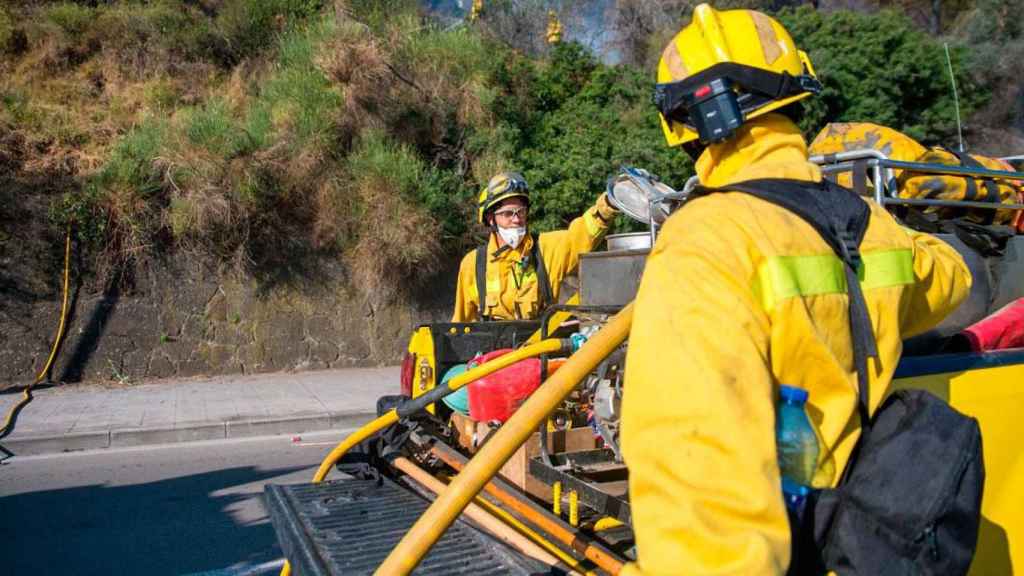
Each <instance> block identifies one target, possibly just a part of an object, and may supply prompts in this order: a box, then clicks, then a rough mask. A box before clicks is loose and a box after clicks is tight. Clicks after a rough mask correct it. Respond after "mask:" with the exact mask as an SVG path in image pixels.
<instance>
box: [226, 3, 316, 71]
mask: <svg viewBox="0 0 1024 576" xmlns="http://www.w3.org/2000/svg"><path fill="white" fill-rule="evenodd" d="M321 5H322V3H321V2H320V1H319V0H226V2H224V4H223V5H222V6H221V9H220V12H219V13H218V14H217V17H216V20H215V22H214V30H215V34H216V38H217V41H216V42H217V45H216V46H215V48H214V51H215V52H217V53H218V55H219V56H220V58H221V59H222V61H223V63H225V64H228V65H233V64H235V63H237V62H239V61H241V60H242V59H243V58H246V57H248V56H250V55H252V54H255V53H257V52H259V51H262V50H263V49H265V48H267V47H268V46H270V45H272V44H273V40H274V38H275V37H276V36H277V35H279V34H280V33H281V32H283V31H284V30H285V29H286V28H287V27H289V26H290V25H291V24H292V23H293V22H295V21H298V20H301V19H304V18H308V17H310V16H312V15H314V14H315V13H317V12H318V11H319V10H320V8H321Z"/></svg>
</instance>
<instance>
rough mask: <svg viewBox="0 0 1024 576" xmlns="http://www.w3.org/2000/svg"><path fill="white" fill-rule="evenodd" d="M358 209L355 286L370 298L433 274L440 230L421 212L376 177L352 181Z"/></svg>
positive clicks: (387, 294) (379, 298) (438, 255)
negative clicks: (358, 204)
mask: <svg viewBox="0 0 1024 576" xmlns="http://www.w3.org/2000/svg"><path fill="white" fill-rule="evenodd" d="M353 188H355V190H353V192H354V193H356V194H358V196H359V201H360V204H361V210H360V213H359V216H358V220H359V225H358V228H359V231H360V234H359V241H358V242H357V243H356V245H355V247H354V248H353V249H352V251H351V262H352V267H353V270H354V276H355V279H356V281H357V284H358V285H359V287H360V288H361V289H362V290H363V292H364V293H365V294H367V295H371V296H372V297H374V299H375V300H376V301H382V300H387V299H388V298H390V297H392V296H393V295H394V294H395V293H396V292H398V291H400V290H402V288H408V287H411V286H412V285H416V284H419V283H421V282H423V281H424V280H427V279H429V278H430V277H431V276H433V275H434V274H435V273H436V271H437V268H438V266H439V264H440V260H441V254H442V246H441V243H440V240H439V239H440V229H439V226H438V223H437V221H436V220H434V219H433V218H432V217H431V216H430V215H429V214H427V213H426V211H425V210H424V209H423V208H422V207H420V206H416V205H414V204H412V203H411V202H409V201H408V200H406V199H404V198H402V197H401V196H400V195H399V194H396V193H395V191H394V182H393V181H391V180H390V179H389V178H387V177H385V176H382V175H375V176H370V177H365V178H361V179H359V180H358V181H357V182H355V183H354V184H353Z"/></svg>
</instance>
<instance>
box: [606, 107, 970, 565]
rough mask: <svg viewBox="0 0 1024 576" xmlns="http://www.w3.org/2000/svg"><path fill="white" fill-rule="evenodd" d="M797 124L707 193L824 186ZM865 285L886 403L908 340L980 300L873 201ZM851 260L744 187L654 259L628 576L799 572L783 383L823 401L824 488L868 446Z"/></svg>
mask: <svg viewBox="0 0 1024 576" xmlns="http://www.w3.org/2000/svg"><path fill="white" fill-rule="evenodd" d="M806 159H807V147H806V143H805V142H804V140H803V138H802V137H801V135H800V133H799V131H798V130H797V128H796V126H795V125H793V123H792V122H790V121H789V120H788V119H786V118H784V117H783V116H779V115H775V114H768V115H765V116H763V117H761V118H757V119H755V120H753V121H752V122H750V123H749V124H747V125H745V126H744V127H743V128H741V131H740V132H739V133H738V134H737V136H736V137H735V138H734V139H732V140H730V141H728V142H725V143H721V144H716V145H712V146H710V147H709V148H708V149H707V150H706V151H705V152H704V154H703V155H702V156H701V158H700V159H699V161H698V162H697V173H698V175H699V176H700V177H701V181H702V182H704V183H705V184H707V185H709V186H716V187H717V186H726V187H727V185H728V184H729V183H731V182H739V181H743V180H751V179H756V178H791V179H799V180H810V181H818V180H820V178H821V174H820V171H819V170H818V168H817V167H816V166H815V165H813V164H810V163H808V162H807V160H806ZM871 208H872V217H871V221H870V225H869V228H868V231H867V233H866V235H865V238H864V241H863V243H862V245H861V250H862V254H863V261H864V276H863V280H862V286H863V288H864V294H865V298H866V301H867V307H868V311H869V313H870V316H871V321H872V324H873V326H874V331H875V336H876V339H877V343H878V352H879V356H878V358H877V360H869V367H870V371H871V374H870V390H869V391H870V394H869V395H870V402H869V404H870V409H871V410H872V411H873V410H874V409H875V407H877V405H878V404H879V402H880V401H881V399H882V397H883V396H884V395H885V394H886V392H887V388H888V386H889V383H890V381H891V379H892V375H893V371H894V369H895V368H896V364H897V361H898V360H899V357H900V352H901V346H902V344H901V340H902V339H903V338H906V337H908V336H911V335H913V334H917V333H919V332H922V331H924V330H926V329H928V328H929V327H931V326H933V325H934V324H936V323H937V322H939V320H940V319H942V318H943V317H944V316H945V315H946V314H947V313H949V312H950V311H952V310H953V309H954V308H956V306H957V305H958V304H959V303H960V302H961V301H962V300H963V299H964V298H965V297H966V295H967V292H968V290H969V288H970V284H971V278H970V273H969V272H968V269H967V267H966V266H965V265H964V262H963V260H962V259H961V258H960V256H959V255H958V254H957V253H956V252H955V251H954V250H953V249H952V248H950V247H949V246H948V245H947V244H945V243H943V242H941V241H939V240H937V239H935V238H933V237H930V236H927V235H925V234H919V233H915V232H912V231H909V230H907V229H904V228H902V227H901V226H899V225H898V224H897V223H896V221H895V220H894V219H893V218H892V217H891V216H890V215H889V214H888V213H886V212H885V210H883V209H881V208H880V207H878V206H877V205H874V204H873V203H872V205H871ZM847 305H848V298H847V295H846V285H845V279H844V277H843V272H842V264H841V263H840V261H839V260H838V259H837V258H836V257H835V255H834V254H833V252H832V250H831V249H830V248H829V246H828V245H827V244H826V243H825V242H824V240H822V239H821V238H820V236H819V235H818V234H817V233H816V232H815V231H814V229H813V228H812V227H811V226H810V225H808V224H807V223H806V222H804V221H803V220H801V219H800V217H798V216H796V215H794V214H792V213H789V212H787V211H786V210H784V209H783V208H780V207H777V206H775V205H773V204H769V203H767V202H764V201H761V200H759V199H757V198H754V197H752V196H749V195H746V194H741V193H719V194H711V195H709V196H707V197H703V198H700V199H697V200H695V201H693V202H692V203H691V204H689V205H687V206H686V207H685V208H684V209H682V210H680V211H679V213H677V214H675V215H673V216H672V217H671V218H670V219H669V220H668V222H667V223H666V225H665V227H664V228H663V230H662V232H661V235H660V236H659V238H658V241H657V243H656V244H655V247H654V249H653V250H652V252H651V255H650V257H649V259H648V261H647V265H646V268H645V270H644V275H643V279H642V280H641V284H640V290H639V293H638V295H637V299H636V308H635V316H634V321H633V327H632V331H631V333H630V338H629V351H628V355H627V360H626V375H625V382H626V384H625V389H624V398H623V415H622V450H623V455H624V457H625V462H626V464H627V466H628V467H629V493H630V501H631V503H632V517H633V522H634V530H635V534H636V543H637V553H638V561H637V563H635V564H630V565H628V566H627V569H626V571H624V572H623V574H633V575H637V574H647V575H653V574H658V575H662V574H691V575H700V574H743V575H751V574H783V573H784V572H785V571H786V569H787V567H788V565H789V560H790V542H789V540H790V537H789V527H788V523H787V519H786V512H785V508H784V505H783V501H782V495H781V488H780V477H779V467H778V464H777V461H776V452H775V405H776V401H775V399H776V398H777V392H778V391H777V388H778V385H779V384H780V383H784V384H788V385H791V386H798V387H801V388H804V389H806V390H807V391H808V392H809V393H810V398H809V399H808V408H807V413H808V416H809V417H810V420H811V422H812V425H813V426H814V427H815V429H816V432H817V434H818V437H819V444H820V457H819V461H818V469H817V473H816V476H815V479H814V484H815V486H818V487H824V486H832V485H835V483H836V482H837V481H838V478H839V476H840V472H841V471H842V470H843V468H844V467H845V465H846V462H847V459H848V457H849V455H850V451H851V449H852V448H853V446H854V444H855V443H856V441H857V438H858V437H859V434H860V424H859V419H858V417H857V416H856V404H857V379H856V375H855V373H854V372H853V353H852V348H851V343H850V330H849V322H848V317H847Z"/></svg>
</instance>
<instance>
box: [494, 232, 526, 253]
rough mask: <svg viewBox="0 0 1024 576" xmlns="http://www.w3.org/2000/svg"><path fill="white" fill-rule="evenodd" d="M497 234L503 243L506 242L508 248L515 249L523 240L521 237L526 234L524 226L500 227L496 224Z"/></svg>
mask: <svg viewBox="0 0 1024 576" xmlns="http://www.w3.org/2000/svg"><path fill="white" fill-rule="evenodd" d="M498 235H499V236H501V239H502V240H504V241H505V244H508V247H509V248H511V249H513V250H515V249H516V248H518V247H519V243H520V242H522V241H523V237H525V236H526V227H525V226H523V227H520V228H502V227H501V226H498Z"/></svg>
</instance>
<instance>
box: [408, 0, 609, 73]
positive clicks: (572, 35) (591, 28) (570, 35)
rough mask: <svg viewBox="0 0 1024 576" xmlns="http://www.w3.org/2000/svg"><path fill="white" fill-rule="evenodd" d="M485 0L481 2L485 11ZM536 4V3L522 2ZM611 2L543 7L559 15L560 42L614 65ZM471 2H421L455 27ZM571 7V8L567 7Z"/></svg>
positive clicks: (555, 0) (584, 1) (552, 3)
mask: <svg viewBox="0 0 1024 576" xmlns="http://www.w3.org/2000/svg"><path fill="white" fill-rule="evenodd" d="M487 1H488V0H484V6H485V7H486V5H487ZM523 1H525V2H539V0H523ZM614 1H615V0H575V1H572V0H570V1H569V2H565V1H561V2H560V1H558V0H552V1H550V2H546V3H545V4H546V5H547V6H549V7H551V8H553V9H555V10H556V11H558V12H559V13H561V14H562V15H563V17H562V26H563V30H564V32H563V38H564V39H565V40H571V41H575V42H579V43H580V44H582V45H584V46H586V47H588V48H590V49H591V50H592V51H593V53H594V54H595V55H597V56H599V57H600V58H602V59H603V60H604V61H605V62H606V63H609V64H614V63H616V62H618V61H619V60H620V59H621V56H620V54H619V53H618V51H617V50H616V49H615V47H614V46H613V38H612V32H611V30H612V28H611V26H609V25H608V22H607V18H608V14H609V13H610V8H611V7H612V6H613V3H614ZM472 2H473V0H421V4H422V5H423V7H424V8H426V9H427V10H429V11H430V12H431V13H432V14H433V15H435V16H436V17H438V18H440V19H441V20H446V21H450V22H452V23H455V22H457V21H461V20H463V19H464V18H465V17H466V15H467V14H468V13H469V9H470V6H471V5H472ZM570 4H571V7H570V6H569V5H570Z"/></svg>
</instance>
